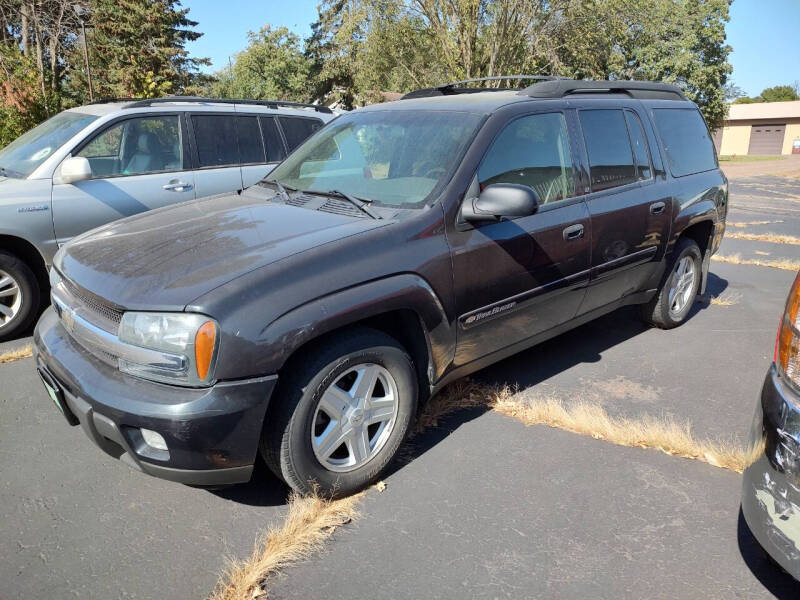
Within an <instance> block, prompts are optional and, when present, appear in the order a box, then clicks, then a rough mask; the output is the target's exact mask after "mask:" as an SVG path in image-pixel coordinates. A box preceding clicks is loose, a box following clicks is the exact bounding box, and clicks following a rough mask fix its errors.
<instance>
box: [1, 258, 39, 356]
mask: <svg viewBox="0 0 800 600" xmlns="http://www.w3.org/2000/svg"><path fill="white" fill-rule="evenodd" d="M38 308H39V283H38V282H37V281H36V276H35V275H34V274H33V271H31V269H30V267H28V265H26V264H25V263H24V262H22V261H21V260H20V259H18V258H17V257H16V256H14V255H13V254H9V253H7V252H3V251H0V342H2V341H5V340H8V339H11V338H12V337H14V336H16V335H19V334H20V333H22V332H23V331H24V330H25V328H26V327H27V326H28V325H30V323H31V321H32V320H33V318H34V317H35V316H36V311H37V310H38Z"/></svg>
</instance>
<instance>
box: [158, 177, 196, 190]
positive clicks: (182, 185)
mask: <svg viewBox="0 0 800 600" xmlns="http://www.w3.org/2000/svg"><path fill="white" fill-rule="evenodd" d="M161 189H162V190H168V191H170V192H183V191H186V190H190V189H192V184H191V183H186V182H185V181H180V180H179V179H171V180H170V182H169V183H166V184H164V185H162V186H161Z"/></svg>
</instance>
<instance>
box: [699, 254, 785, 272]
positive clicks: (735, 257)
mask: <svg viewBox="0 0 800 600" xmlns="http://www.w3.org/2000/svg"><path fill="white" fill-rule="evenodd" d="M711 260H713V261H716V262H721V263H728V264H731V265H751V266H755V267H770V268H772V269H783V270H784V271H797V270H800V261H797V260H791V259H788V258H779V259H776V260H767V259H761V258H742V255H741V254H739V253H738V252H737V253H736V254H728V255H727V256H726V255H723V254H715V255H714V256H712V257H711Z"/></svg>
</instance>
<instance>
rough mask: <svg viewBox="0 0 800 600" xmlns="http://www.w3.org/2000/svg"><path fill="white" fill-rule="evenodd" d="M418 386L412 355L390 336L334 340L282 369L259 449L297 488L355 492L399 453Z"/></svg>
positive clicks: (363, 332) (355, 333)
mask: <svg viewBox="0 0 800 600" xmlns="http://www.w3.org/2000/svg"><path fill="white" fill-rule="evenodd" d="M417 389H418V385H417V381H416V374H415V370H414V366H413V363H412V361H411V358H410V357H409V355H408V353H407V352H406V351H405V350H404V349H403V347H402V346H401V345H400V344H399V343H398V342H397V341H396V340H395V339H393V338H391V337H390V336H388V335H386V334H384V333H382V332H379V331H374V330H371V329H366V328H364V329H355V330H351V331H348V332H346V333H343V334H341V336H340V337H338V338H329V340H328V343H326V344H325V345H324V346H322V345H320V346H319V347H318V348H317V349H316V350H314V351H312V352H310V353H308V354H306V355H304V356H303V357H302V359H301V360H295V361H294V366H293V367H290V368H289V371H288V372H287V373H285V374H282V376H281V383H280V384H279V388H278V390H276V392H277V396H276V397H275V399H274V400H273V402H274V404H273V408H272V409H271V410H270V411H269V413H268V415H267V421H266V423H265V425H264V432H263V434H262V439H261V454H262V456H263V457H264V460H265V462H266V463H267V464H268V465H269V467H270V468H271V469H272V471H273V472H274V473H275V474H276V475H278V476H279V477H281V478H282V479H283V480H284V481H286V483H288V484H289V485H290V486H291V487H292V488H293V489H295V490H297V491H299V492H300V493H303V494H310V493H313V492H315V491H316V492H317V493H319V494H322V495H324V496H326V497H337V496H346V495H348V494H351V493H353V492H356V491H358V490H360V489H363V488H364V487H366V486H367V485H369V484H370V483H372V482H374V481H375V480H376V479H377V478H378V477H379V476H380V474H381V473H382V472H383V471H384V470H385V468H386V467H387V466H388V464H389V463H390V462H391V460H392V458H393V457H394V455H395V454H396V452H397V449H398V447H399V446H400V444H401V442H402V441H403V439H404V438H405V436H406V433H407V432H408V429H409V426H410V424H411V420H412V418H413V415H414V414H415V412H416V405H417Z"/></svg>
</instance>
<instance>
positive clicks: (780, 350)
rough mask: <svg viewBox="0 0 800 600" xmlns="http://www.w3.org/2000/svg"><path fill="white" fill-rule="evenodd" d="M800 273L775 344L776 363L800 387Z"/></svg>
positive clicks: (787, 304)
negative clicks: (799, 314)
mask: <svg viewBox="0 0 800 600" xmlns="http://www.w3.org/2000/svg"><path fill="white" fill-rule="evenodd" d="M798 312H800V273H798V275H797V278H796V279H795V280H794V284H793V285H792V291H791V292H790V293H789V299H788V300H787V302H786V311H785V312H784V314H783V318H782V319H781V326H780V327H779V328H778V340H777V343H776V344H775V362H776V363H777V365H778V367H779V368H780V370H781V371H782V372H783V374H784V375H785V376H786V377H787V379H789V381H791V382H793V383H794V384H795V385H798V386H800V321H798V318H797V317H798Z"/></svg>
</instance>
